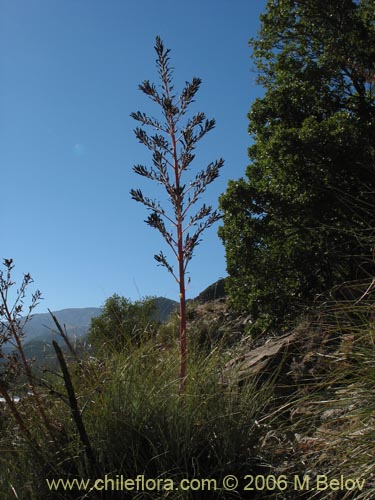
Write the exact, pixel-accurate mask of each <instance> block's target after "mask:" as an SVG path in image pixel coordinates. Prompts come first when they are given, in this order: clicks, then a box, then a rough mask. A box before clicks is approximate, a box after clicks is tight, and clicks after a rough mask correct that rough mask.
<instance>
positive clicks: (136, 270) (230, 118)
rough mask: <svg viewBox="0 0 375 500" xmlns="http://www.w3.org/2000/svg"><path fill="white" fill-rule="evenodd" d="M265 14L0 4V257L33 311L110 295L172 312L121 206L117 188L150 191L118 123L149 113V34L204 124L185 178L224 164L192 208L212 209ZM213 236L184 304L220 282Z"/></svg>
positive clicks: (112, 4)
mask: <svg viewBox="0 0 375 500" xmlns="http://www.w3.org/2000/svg"><path fill="white" fill-rule="evenodd" d="M265 3H266V2H265V0H252V1H251V0H236V1H230V0H191V1H189V2H183V1H179V0H174V1H172V0H160V1H159V2H155V1H153V0H144V1H142V2H136V1H130V0H129V1H128V0H0V89H1V90H0V164H1V167H0V169H1V206H0V227H1V235H2V237H1V247H0V257H1V259H3V258H13V259H14V261H15V264H16V271H17V272H16V275H15V276H16V277H18V278H20V277H21V276H22V273H24V272H30V274H31V275H32V276H33V278H34V281H35V287H37V288H39V289H40V290H41V291H42V294H43V297H44V300H43V301H42V302H41V305H40V306H39V308H38V310H37V311H36V312H45V311H46V309H47V307H49V308H51V309H53V310H59V309H63V308H67V307H88V306H100V305H102V304H103V302H104V301H105V299H106V298H107V297H109V296H110V295H112V294H113V293H118V294H121V295H124V296H126V297H129V298H131V299H133V300H135V299H138V298H140V297H144V296H146V295H158V296H166V297H169V298H173V299H177V297H178V293H177V291H178V290H177V285H176V283H175V282H174V281H173V279H172V277H171V276H170V275H169V274H168V273H167V271H166V270H165V269H164V268H161V267H158V266H157V265H156V262H155V261H154V259H153V255H154V253H158V252H159V250H165V251H166V248H165V244H164V241H163V240H162V238H161V237H160V235H159V234H158V233H157V232H156V231H155V230H154V229H152V228H150V227H148V226H147V225H146V224H145V223H144V222H143V221H144V219H145V218H146V215H147V212H146V209H145V208H144V207H143V206H142V205H141V204H138V203H136V202H135V201H133V200H131V198H130V196H129V190H130V189H131V188H137V187H141V188H142V189H143V192H144V194H145V195H146V194H147V195H149V196H150V197H158V193H159V191H158V190H159V189H160V188H159V187H158V186H154V185H153V183H152V182H151V181H147V180H146V181H145V180H143V179H142V178H140V177H139V176H137V175H136V174H134V173H133V171H132V166H133V165H134V164H137V163H142V164H145V165H148V164H150V155H149V153H148V151H147V150H146V149H145V148H144V147H143V146H142V145H140V144H139V143H138V142H137V140H136V138H135V136H134V134H133V129H134V127H135V125H136V123H135V122H134V120H132V119H131V118H130V117H129V114H130V113H131V112H132V111H138V110H141V111H146V112H151V113H152V114H153V115H157V113H158V110H157V108H154V107H152V104H151V103H150V102H149V101H148V100H147V98H146V97H145V96H144V95H143V94H142V93H141V92H140V91H139V90H138V84H139V83H141V82H142V81H143V80H145V79H149V80H151V81H155V82H157V75H156V70H155V52H154V41H155V36H156V35H160V36H161V37H162V39H163V40H164V43H165V45H166V46H167V47H169V48H171V59H172V66H173V67H174V68H175V83H176V89H177V90H179V89H180V88H181V86H182V85H184V83H185V81H187V80H191V78H192V77H193V76H197V77H200V78H201V79H202V81H203V83H202V86H201V90H200V91H199V93H198V94H197V97H196V103H195V104H194V110H201V111H204V112H205V113H206V115H207V116H208V117H209V118H215V119H216V128H215V129H214V130H213V131H212V132H210V133H209V134H208V135H207V136H206V137H205V138H204V139H203V140H202V141H201V142H200V144H199V146H198V148H197V155H196V161H195V163H194V164H193V166H192V168H193V169H196V170H200V169H202V168H203V167H204V166H206V164H207V163H209V162H210V161H212V160H215V159H217V158H219V157H223V158H224V159H225V166H224V168H223V169H222V172H221V176H220V178H219V179H218V180H216V181H215V182H214V183H213V184H211V185H210V187H209V189H208V191H207V194H206V195H205V197H204V200H202V201H204V202H206V203H207V202H208V203H212V204H213V205H215V206H216V205H217V199H218V197H219V195H220V194H221V193H222V192H224V191H225V189H226V186H227V182H228V180H229V179H236V178H239V177H240V176H242V175H244V171H245V168H246V165H247V164H248V156H247V148H248V146H249V145H250V137H249V135H248V132H247V127H248V120H247V116H246V115H247V113H248V111H249V108H250V105H251V102H252V101H253V100H254V99H255V98H256V97H257V96H259V95H261V93H262V89H261V88H259V87H258V86H257V85H256V83H255V79H256V74H255V72H254V70H253V68H252V63H251V61H250V59H249V55H250V49H249V47H248V40H249V38H250V37H251V36H253V35H255V34H256V32H257V30H258V29H259V14H260V13H261V12H262V11H263V10H264V8H265ZM150 106H151V107H150ZM217 227H218V225H216V226H215V227H213V228H210V229H209V230H208V231H207V232H206V233H205V234H204V235H203V241H202V243H201V244H200V245H199V246H198V247H197V249H196V252H195V257H194V258H193V260H192V261H191V263H190V267H189V271H190V277H191V283H190V285H189V288H188V297H194V296H195V295H197V294H198V293H199V292H200V291H202V290H203V289H204V288H205V287H206V286H208V285H209V284H211V283H212V282H213V281H215V280H216V279H218V278H219V277H221V276H225V275H226V270H225V254H224V249H223V246H222V243H221V241H220V240H219V238H218V236H217ZM166 253H167V252H166ZM35 287H34V288H35Z"/></svg>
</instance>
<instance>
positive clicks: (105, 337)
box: [88, 294, 159, 351]
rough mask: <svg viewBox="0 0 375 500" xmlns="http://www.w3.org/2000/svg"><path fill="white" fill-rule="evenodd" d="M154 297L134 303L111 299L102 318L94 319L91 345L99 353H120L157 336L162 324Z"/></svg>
mask: <svg viewBox="0 0 375 500" xmlns="http://www.w3.org/2000/svg"><path fill="white" fill-rule="evenodd" d="M156 312H157V311H156V302H155V299H154V298H152V297H147V298H145V299H142V300H139V301H135V302H132V301H131V300H129V299H126V298H125V297H120V296H119V295H117V294H114V295H112V296H111V297H109V298H108V299H107V300H106V301H105V303H104V306H103V312H102V314H101V315H100V316H98V317H96V318H92V320H91V325H90V328H89V332H88V341H89V342H90V343H91V344H92V345H93V346H94V347H95V348H96V349H101V348H104V349H111V350H112V349H114V350H117V351H120V350H122V349H125V348H128V347H130V346H132V345H134V344H139V342H140V341H141V340H142V338H145V337H147V336H148V335H150V334H151V333H153V332H155V331H156V329H157V326H158V325H159V322H158V321H156V320H155V319H154V318H155V317H156Z"/></svg>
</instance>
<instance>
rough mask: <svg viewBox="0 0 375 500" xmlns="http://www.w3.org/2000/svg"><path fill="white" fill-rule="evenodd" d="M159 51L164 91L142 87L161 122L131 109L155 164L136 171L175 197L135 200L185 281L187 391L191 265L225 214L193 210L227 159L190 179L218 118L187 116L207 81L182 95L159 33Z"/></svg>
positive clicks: (161, 257)
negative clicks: (204, 237) (197, 151)
mask: <svg viewBox="0 0 375 500" xmlns="http://www.w3.org/2000/svg"><path fill="white" fill-rule="evenodd" d="M155 51H156V54H157V59H156V67H157V72H158V75H159V79H160V83H161V85H160V90H159V88H157V87H156V85H155V84H154V83H150V82H149V81H148V80H145V81H144V82H143V83H142V84H140V85H139V89H140V90H141V91H142V92H143V93H144V94H146V96H148V97H149V98H150V99H151V100H152V101H153V102H154V103H155V104H157V105H158V106H159V108H160V110H161V116H162V120H161V121H159V119H157V118H154V117H150V116H148V115H146V114H145V113H142V112H140V111H137V112H135V113H131V115H130V116H131V117H132V118H134V119H135V120H137V121H138V122H140V124H141V126H140V127H137V128H136V129H135V130H134V133H135V135H136V137H137V139H138V140H139V142H141V143H142V144H144V145H145V146H146V147H147V148H148V149H149V150H150V151H151V152H152V166H150V167H146V166H143V165H135V166H134V167H133V170H134V172H135V173H137V174H138V175H141V176H143V177H146V178H147V179H150V180H152V181H155V182H157V183H158V184H161V185H162V186H163V187H164V188H165V191H166V194H167V197H168V200H169V203H168V207H167V208H164V207H163V206H162V205H161V203H160V202H159V201H157V200H156V199H151V198H148V197H146V196H144V195H143V193H142V191H141V190H140V189H132V190H131V191H130V194H131V197H132V198H133V199H134V200H135V201H138V202H140V203H143V205H145V206H146V208H147V209H148V210H149V211H150V212H151V213H150V214H149V216H148V218H147V219H146V221H145V222H146V223H147V224H148V225H149V226H151V227H153V228H155V229H157V230H158V231H159V232H160V233H161V235H162V237H163V238H164V240H165V242H166V244H167V246H168V247H169V248H170V250H171V252H172V254H173V255H174V257H175V258H176V259H177V269H176V268H175V267H174V266H173V265H172V264H171V263H170V261H169V260H167V257H166V255H165V254H164V253H163V252H162V251H160V252H159V253H158V254H156V255H154V258H155V260H156V261H157V262H158V264H159V265H161V266H164V267H165V268H166V269H167V271H168V272H169V273H170V274H171V275H172V276H173V278H174V279H175V280H176V282H177V284H178V286H179V292H180V294H179V298H180V314H179V316H180V318H179V349H180V369H179V380H180V392H182V391H183V389H184V384H185V379H186V362H187V348H186V281H187V280H186V272H187V271H186V269H187V266H188V264H189V262H190V260H191V258H192V256H193V251H194V249H195V247H196V246H197V245H198V244H199V242H200V241H201V240H200V237H201V234H202V233H203V231H204V230H205V229H207V228H208V227H210V226H212V225H213V224H214V223H215V222H216V221H218V220H219V219H220V217H221V215H220V213H219V212H218V211H217V210H213V209H212V207H211V206H209V205H206V204H205V203H203V204H202V205H201V206H200V208H199V209H198V210H197V211H196V212H195V213H193V214H191V209H192V207H193V205H195V204H196V202H197V201H198V200H199V199H200V197H201V195H202V194H203V193H204V191H205V190H206V187H207V186H208V185H209V184H210V183H211V182H213V181H214V180H215V179H216V178H217V177H218V175H219V170H220V168H221V167H222V166H223V164H224V160H223V159H222V158H220V159H219V160H216V161H214V162H211V163H210V164H209V165H208V166H207V167H206V168H205V169H204V170H201V171H199V172H197V173H196V175H195V177H193V178H192V179H191V180H190V181H188V182H187V181H186V180H185V175H184V174H185V173H186V171H187V170H189V168H190V166H191V164H192V162H193V160H194V158H195V154H194V152H195V148H196V145H197V143H198V142H199V141H200V139H202V138H203V137H204V136H205V135H206V134H207V132H209V131H210V130H212V129H213V128H214V126H215V120H214V119H207V118H206V116H205V114H204V113H202V112H198V113H196V114H194V115H193V116H192V117H191V118H186V112H187V110H188V108H189V105H190V104H191V103H192V102H194V97H195V94H196V93H197V92H198V90H199V87H200V84H201V80H200V79H199V78H193V79H192V81H191V82H190V83H189V82H186V84H185V87H184V88H183V89H182V91H181V93H180V94H179V95H178V94H176V93H175V90H174V86H173V71H172V68H171V67H170V58H169V53H170V49H165V48H164V44H163V42H162V40H161V39H160V37H156V43H155ZM142 127H150V128H151V129H153V132H154V133H153V134H149V133H147V132H146V131H145V129H144V128H142Z"/></svg>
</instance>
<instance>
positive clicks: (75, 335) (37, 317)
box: [7, 297, 178, 351]
mask: <svg viewBox="0 0 375 500" xmlns="http://www.w3.org/2000/svg"><path fill="white" fill-rule="evenodd" d="M155 300H156V308H157V311H156V314H155V319H156V320H158V321H161V322H164V321H166V320H167V319H168V317H169V316H170V314H171V312H172V311H175V310H176V308H177V306H178V304H177V302H175V301H174V300H170V299H166V298H165V297H157V298H156V299H155ZM101 311H102V310H101V308H100V307H85V308H75V309H74V308H71V309H62V310H61V311H53V314H54V315H55V316H56V318H57V320H58V321H59V323H60V325H61V326H62V327H63V328H64V327H65V328H66V331H67V333H68V336H69V338H70V339H71V340H72V341H74V340H75V339H82V338H83V337H84V336H85V335H86V334H87V331H88V328H89V326H90V324H91V319H92V318H94V317H96V316H99V315H100V314H101ZM56 330H57V328H56V325H55V323H54V321H53V319H52V316H51V315H50V313H41V314H34V315H33V317H32V318H31V320H30V321H29V322H28V323H27V324H26V325H25V327H24V332H25V339H24V345H25V348H26V350H31V351H32V350H33V349H34V348H35V347H36V346H38V347H37V350H38V351H40V347H41V345H42V344H45V343H51V342H52V340H53V339H55V340H58V341H59V340H60V336H59V335H57V334H56V333H54V332H56ZM7 350H10V349H9V348H8V349H7Z"/></svg>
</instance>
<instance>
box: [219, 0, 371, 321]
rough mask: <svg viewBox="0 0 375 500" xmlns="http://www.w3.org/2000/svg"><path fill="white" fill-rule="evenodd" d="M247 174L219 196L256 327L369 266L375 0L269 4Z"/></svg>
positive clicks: (238, 293) (234, 268)
mask: <svg viewBox="0 0 375 500" xmlns="http://www.w3.org/2000/svg"><path fill="white" fill-rule="evenodd" d="M261 23H262V24H261V30H260V33H259V36H258V37H257V38H256V39H252V40H251V41H250V43H251V46H252V49H253V52H252V58H253V61H254V63H255V65H256V67H257V69H258V72H259V77H258V80H259V82H260V83H261V84H262V85H263V86H264V89H265V95H264V97H262V98H259V99H257V100H256V101H255V102H254V103H253V105H252V107H251V110H250V113H249V115H248V117H249V120H250V125H249V132H250V134H251V136H252V137H253V139H254V144H253V145H252V146H251V147H250V148H249V157H250V160H251V164H250V165H249V166H248V168H247V170H246V177H247V178H245V179H244V178H242V179H239V180H238V181H230V182H229V185H228V189H227V191H226V193H225V194H224V195H223V196H222V197H221V208H222V209H223V212H224V225H223V227H221V228H220V230H219V234H220V236H221V238H222V240H223V242H224V245H225V248H226V255H227V269H228V273H229V275H230V278H229V285H228V287H229V293H230V297H231V302H232V304H233V305H234V306H236V307H237V308H239V309H245V310H248V311H249V312H251V313H252V314H253V316H254V318H255V319H256V320H258V324H260V323H261V322H262V321H263V322H265V323H266V324H272V323H273V324H275V323H278V322H280V321H282V320H285V319H286V318H288V317H294V316H295V314H296V312H298V311H300V310H301V308H302V307H303V306H305V305H306V304H307V303H308V302H309V301H311V300H312V299H313V298H314V297H316V295H317V294H320V293H322V292H324V291H325V290H327V289H329V288H330V287H332V286H333V285H335V284H337V283H339V282H341V281H346V280H349V279H355V278H363V277H364V276H367V275H368V274H369V273H373V272H374V265H373V262H372V258H371V249H372V246H373V241H374V228H375V224H374V217H375V212H374V206H375V175H374V174H375V168H374V167H375V150H374V146H375V86H374V85H375V4H374V2H373V1H362V2H354V1H352V0H332V1H329V2H327V1H323V0H279V1H276V0H269V1H268V4H267V9H266V12H265V14H264V15H262V17H261Z"/></svg>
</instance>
